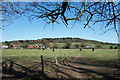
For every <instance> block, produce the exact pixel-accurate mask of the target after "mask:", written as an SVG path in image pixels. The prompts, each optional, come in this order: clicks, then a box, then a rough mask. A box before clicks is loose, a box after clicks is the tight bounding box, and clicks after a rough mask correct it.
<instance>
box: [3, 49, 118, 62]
mask: <svg viewBox="0 0 120 80" xmlns="http://www.w3.org/2000/svg"><path fill="white" fill-rule="evenodd" d="M79 53H80V54H81V56H82V57H85V58H94V59H99V60H117V59H118V50H116V49H95V51H94V52H92V50H91V49H83V50H82V51H81V52H80V51H79V49H55V51H54V52H53V51H52V49H46V50H38V49H3V50H2V58H3V60H4V59H6V58H14V60H15V61H20V62H22V61H26V60H29V61H33V60H36V58H40V56H41V55H43V57H45V58H50V59H54V55H55V54H56V55H57V56H58V57H75V56H77V55H78V54H79Z"/></svg>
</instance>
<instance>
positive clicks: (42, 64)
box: [41, 55, 44, 73]
mask: <svg viewBox="0 0 120 80" xmlns="http://www.w3.org/2000/svg"><path fill="white" fill-rule="evenodd" d="M41 63H42V72H43V73H44V61H43V56H42V55H41Z"/></svg>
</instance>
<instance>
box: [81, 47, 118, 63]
mask: <svg viewBox="0 0 120 80" xmlns="http://www.w3.org/2000/svg"><path fill="white" fill-rule="evenodd" d="M80 53H81V56H83V57H85V58H92V59H97V60H109V61H111V60H118V49H95V51H94V52H93V51H92V50H91V49H83V50H82V51H81V52H80Z"/></svg>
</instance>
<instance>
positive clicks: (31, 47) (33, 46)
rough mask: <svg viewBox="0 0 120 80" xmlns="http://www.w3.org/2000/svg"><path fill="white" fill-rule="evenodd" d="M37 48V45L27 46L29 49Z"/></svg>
mask: <svg viewBox="0 0 120 80" xmlns="http://www.w3.org/2000/svg"><path fill="white" fill-rule="evenodd" d="M34 48H35V45H29V46H28V47H27V49H34Z"/></svg>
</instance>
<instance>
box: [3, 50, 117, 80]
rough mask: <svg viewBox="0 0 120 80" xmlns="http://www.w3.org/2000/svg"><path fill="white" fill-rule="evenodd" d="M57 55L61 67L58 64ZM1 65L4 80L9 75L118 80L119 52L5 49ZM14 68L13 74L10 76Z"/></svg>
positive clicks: (26, 78)
mask: <svg viewBox="0 0 120 80" xmlns="http://www.w3.org/2000/svg"><path fill="white" fill-rule="evenodd" d="M41 55H42V56H43V60H44V71H45V73H44V75H43V73H42V74H41V73H40V72H41V58H40V56H41ZM55 55H56V56H57V60H58V63H59V64H58V65H56V64H55V59H54V57H55ZM2 62H3V66H4V68H3V80H4V79H7V77H8V76H9V77H15V80H17V78H18V79H20V80H34V79H36V78H37V79H38V80H39V79H43V80H44V79H46V78H55V79H57V78H87V79H88V78H104V79H106V80H107V79H109V78H112V79H114V80H115V79H116V78H118V77H117V74H118V73H117V71H118V69H117V66H118V64H117V62H118V50H117V49H95V51H94V52H93V51H92V50H91V49H83V50H82V51H80V50H79V49H55V51H54V52H53V51H52V49H46V50H38V49H3V50H2ZM5 65H7V67H5ZM11 65H12V70H13V71H12V72H14V73H10V71H11V69H10V70H9V68H10V66H11ZM23 68H25V69H23ZM28 69H29V70H28ZM30 71H36V72H34V73H33V72H30ZM38 72H39V73H38ZM9 73H10V74H9ZM83 73H84V74H83ZM88 73H89V74H88ZM16 74H19V75H16ZM24 74H26V76H25V75H24ZM36 76H37V77H36ZM40 76H41V77H40ZM11 80H12V79H11Z"/></svg>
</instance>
